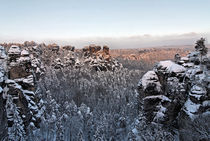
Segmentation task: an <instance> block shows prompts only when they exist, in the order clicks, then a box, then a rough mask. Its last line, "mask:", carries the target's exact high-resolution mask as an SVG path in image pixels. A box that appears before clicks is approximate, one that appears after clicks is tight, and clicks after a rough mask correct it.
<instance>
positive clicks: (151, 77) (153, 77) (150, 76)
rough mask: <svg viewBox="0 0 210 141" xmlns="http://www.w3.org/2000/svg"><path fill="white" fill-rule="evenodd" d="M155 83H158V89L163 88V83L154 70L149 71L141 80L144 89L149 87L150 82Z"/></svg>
mask: <svg viewBox="0 0 210 141" xmlns="http://www.w3.org/2000/svg"><path fill="white" fill-rule="evenodd" d="M151 83H154V84H156V88H157V90H158V91H160V90H161V84H160V82H159V81H158V76H157V74H156V73H155V72H154V71H148V72H147V73H146V74H144V76H143V77H142V79H141V81H140V82H139V85H140V84H142V86H143V88H144V90H145V89H146V88H147V86H148V84H151Z"/></svg>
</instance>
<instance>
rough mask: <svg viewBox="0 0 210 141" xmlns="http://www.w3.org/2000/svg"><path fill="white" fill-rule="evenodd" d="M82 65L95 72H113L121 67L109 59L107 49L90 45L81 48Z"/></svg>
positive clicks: (106, 47)
mask: <svg viewBox="0 0 210 141" xmlns="http://www.w3.org/2000/svg"><path fill="white" fill-rule="evenodd" d="M83 55H84V59H85V60H84V64H85V65H86V66H87V65H88V66H90V67H91V68H92V69H93V70H96V71H107V70H115V69H117V68H120V67H122V65H121V64H120V63H119V62H118V61H116V60H115V59H114V58H112V57H111V55H110V54H109V47H108V46H103V50H101V47H100V46H96V45H90V46H86V47H84V48H83Z"/></svg>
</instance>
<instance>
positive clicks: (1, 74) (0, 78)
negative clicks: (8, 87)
mask: <svg viewBox="0 0 210 141" xmlns="http://www.w3.org/2000/svg"><path fill="white" fill-rule="evenodd" d="M3 81H4V74H3V73H2V72H0V82H3Z"/></svg>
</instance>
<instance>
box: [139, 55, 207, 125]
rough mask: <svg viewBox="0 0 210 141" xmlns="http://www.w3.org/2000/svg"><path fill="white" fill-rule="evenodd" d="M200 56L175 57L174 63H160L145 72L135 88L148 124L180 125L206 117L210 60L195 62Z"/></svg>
mask: <svg viewBox="0 0 210 141" xmlns="http://www.w3.org/2000/svg"><path fill="white" fill-rule="evenodd" d="M198 56H199V52H192V53H189V55H188V56H187V57H179V56H178V55H176V56H175V58H178V59H176V62H172V61H161V62H159V63H158V64H157V65H156V66H155V67H154V69H153V70H152V71H149V72H147V73H146V74H145V75H144V76H143V77H142V79H141V80H140V82H139V84H138V90H139V94H140V99H141V101H142V107H143V110H144V114H145V116H146V119H147V120H148V121H149V122H156V123H164V124H166V125H170V124H174V122H176V121H177V119H179V120H178V122H179V123H180V124H181V122H182V123H183V122H184V120H185V119H187V120H189V119H191V120H193V119H195V118H196V117H198V116H200V115H208V114H209V112H210V111H209V108H210V101H209V99H210V94H209V90H210V89H209V88H210V75H209V74H210V69H209V68H208V67H207V65H208V64H209V63H210V58H207V57H204V58H205V59H204V58H203V60H205V61H203V60H199V58H198Z"/></svg>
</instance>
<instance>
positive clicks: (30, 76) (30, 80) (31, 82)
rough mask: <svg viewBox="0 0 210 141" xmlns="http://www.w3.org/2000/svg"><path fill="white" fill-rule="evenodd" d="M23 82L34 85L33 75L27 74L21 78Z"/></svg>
mask: <svg viewBox="0 0 210 141" xmlns="http://www.w3.org/2000/svg"><path fill="white" fill-rule="evenodd" d="M23 83H27V84H31V85H34V77H33V75H29V76H28V77H27V78H25V79H23Z"/></svg>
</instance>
